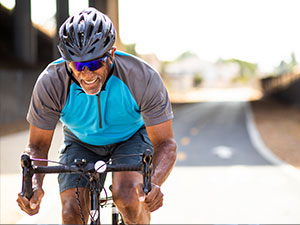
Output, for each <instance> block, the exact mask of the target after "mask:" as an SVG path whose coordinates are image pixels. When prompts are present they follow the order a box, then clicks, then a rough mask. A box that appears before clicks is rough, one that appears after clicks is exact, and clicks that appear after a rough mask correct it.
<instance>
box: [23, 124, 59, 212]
mask: <svg viewBox="0 0 300 225" xmlns="http://www.w3.org/2000/svg"><path fill="white" fill-rule="evenodd" d="M53 133H54V130H44V129H40V128H38V127H35V126H33V125H30V132H29V144H28V146H27V148H26V149H25V152H26V153H27V154H29V155H30V156H31V157H32V158H42V159H47V158H48V152H49V148H50V145H51V141H52V138H53ZM34 165H39V166H44V165H47V162H34ZM43 180H44V175H42V174H35V175H34V176H33V179H32V186H33V193H34V194H33V196H32V198H31V199H30V201H29V200H28V199H27V198H26V197H22V196H21V194H20V193H19V195H18V199H17V202H18V204H19V206H20V208H21V209H22V210H23V211H25V212H26V213H27V214H29V215H34V214H36V213H38V211H39V208H40V203H41V200H42V198H43V196H44V191H43V189H42V185H43Z"/></svg>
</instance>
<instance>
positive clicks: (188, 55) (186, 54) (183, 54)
mask: <svg viewBox="0 0 300 225" xmlns="http://www.w3.org/2000/svg"><path fill="white" fill-rule="evenodd" d="M193 56H197V54H195V53H193V52H191V51H186V52H183V53H182V54H181V55H179V56H178V57H177V58H176V61H180V60H183V59H186V58H190V57H193Z"/></svg>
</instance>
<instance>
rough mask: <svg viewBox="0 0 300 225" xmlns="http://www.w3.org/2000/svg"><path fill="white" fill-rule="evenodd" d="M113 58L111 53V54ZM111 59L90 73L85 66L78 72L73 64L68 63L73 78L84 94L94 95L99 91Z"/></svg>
mask: <svg viewBox="0 0 300 225" xmlns="http://www.w3.org/2000/svg"><path fill="white" fill-rule="evenodd" d="M112 56H113V53H112ZM111 63H112V61H111V59H110V58H109V57H108V58H107V61H106V62H103V66H102V67H101V68H99V69H97V70H95V71H90V70H89V69H88V67H87V66H84V67H83V70H82V71H78V70H77V69H76V66H75V65H74V63H72V62H71V63H70V64H69V65H70V67H71V69H72V71H73V74H74V78H75V79H76V80H77V81H78V82H79V84H80V86H81V87H82V89H83V90H84V92H85V93H86V94H88V95H96V94H98V93H99V91H100V90H101V88H102V86H103V84H104V82H105V80H106V78H107V75H108V73H109V71H110V68H111Z"/></svg>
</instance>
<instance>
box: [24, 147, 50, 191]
mask: <svg viewBox="0 0 300 225" xmlns="http://www.w3.org/2000/svg"><path fill="white" fill-rule="evenodd" d="M24 152H25V153H27V154H28V155H30V157H31V158H36V159H48V152H49V148H48V147H44V148H43V147H37V146H32V145H30V144H29V145H28V146H27V147H26V148H25V151H24ZM32 164H33V165H35V166H47V165H48V163H47V162H46V161H32ZM44 177H45V174H34V175H33V177H32V186H33V188H41V187H42V185H43V180H44Z"/></svg>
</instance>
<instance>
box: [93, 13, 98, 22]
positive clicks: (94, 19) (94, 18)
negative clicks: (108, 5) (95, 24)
mask: <svg viewBox="0 0 300 225" xmlns="http://www.w3.org/2000/svg"><path fill="white" fill-rule="evenodd" d="M96 19H97V14H96V13H95V15H94V16H93V21H96Z"/></svg>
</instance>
